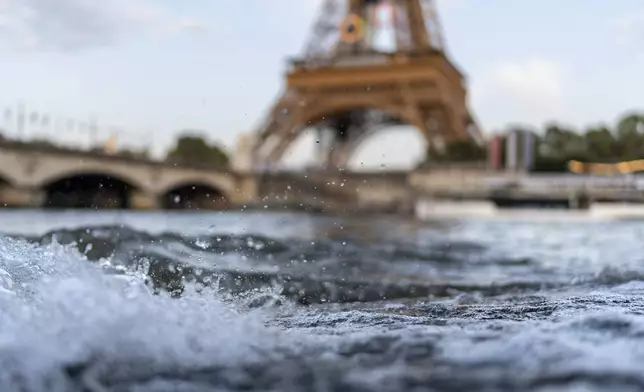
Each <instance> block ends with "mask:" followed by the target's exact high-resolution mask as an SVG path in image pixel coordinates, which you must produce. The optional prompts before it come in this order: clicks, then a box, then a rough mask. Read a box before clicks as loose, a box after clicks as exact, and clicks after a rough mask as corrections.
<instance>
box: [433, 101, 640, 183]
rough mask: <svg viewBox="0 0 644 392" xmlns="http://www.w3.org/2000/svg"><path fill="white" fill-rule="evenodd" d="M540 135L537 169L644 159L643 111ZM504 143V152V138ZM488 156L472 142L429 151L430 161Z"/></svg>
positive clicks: (551, 128)
mask: <svg viewBox="0 0 644 392" xmlns="http://www.w3.org/2000/svg"><path fill="white" fill-rule="evenodd" d="M511 130H522V128H521V127H517V126H513V127H509V128H507V129H506V133H507V132H509V131H511ZM537 135H538V136H537V140H536V143H535V148H536V151H535V167H534V171H555V172H563V171H567V170H568V162H569V161H570V160H579V161H583V162H606V163H611V162H620V161H626V160H635V159H642V158H644V113H627V114H625V115H624V116H622V117H621V118H620V119H619V120H618V121H617V123H616V124H615V126H614V127H612V128H611V127H608V126H606V125H603V124H599V125H594V126H592V127H589V128H587V129H586V130H585V131H583V132H580V131H578V130H575V129H573V128H571V127H566V126H564V125H561V124H557V123H549V124H546V126H545V127H544V128H543V131H541V132H537ZM503 146H504V147H503V148H502V150H503V151H504V150H505V141H503ZM486 155H487V154H486V151H485V148H481V147H478V146H476V145H475V144H474V143H472V142H458V143H453V144H452V145H448V146H447V148H446V149H445V151H443V152H438V151H436V150H435V149H433V148H431V147H430V148H429V149H428V151H427V157H428V161H437V162H445V161H450V162H455V161H456V162H458V161H461V162H467V161H476V160H478V161H482V160H484V159H485V156H486ZM504 157H505V154H504V153H503V154H502V159H503V158H504Z"/></svg>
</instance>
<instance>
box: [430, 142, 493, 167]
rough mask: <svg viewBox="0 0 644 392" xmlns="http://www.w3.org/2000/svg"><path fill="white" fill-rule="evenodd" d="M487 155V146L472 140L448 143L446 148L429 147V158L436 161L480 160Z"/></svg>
mask: <svg viewBox="0 0 644 392" xmlns="http://www.w3.org/2000/svg"><path fill="white" fill-rule="evenodd" d="M486 157H487V151H486V149H485V147H481V146H479V145H478V144H476V143H475V142H474V141H472V140H462V141H454V142H451V143H447V144H446V145H445V148H444V149H438V148H436V147H434V146H432V145H430V146H429V148H428V149H427V159H428V160H429V161H434V162H480V161H484V160H485V159H486Z"/></svg>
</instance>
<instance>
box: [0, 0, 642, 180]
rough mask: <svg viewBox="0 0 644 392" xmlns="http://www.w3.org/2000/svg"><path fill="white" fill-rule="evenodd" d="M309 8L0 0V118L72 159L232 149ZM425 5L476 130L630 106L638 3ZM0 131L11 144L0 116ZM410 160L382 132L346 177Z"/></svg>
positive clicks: (406, 132) (295, 2)
mask: <svg viewBox="0 0 644 392" xmlns="http://www.w3.org/2000/svg"><path fill="white" fill-rule="evenodd" d="M319 3H320V0H235V1H228V2H226V1H223V0H214V1H213V0H0V59H1V60H0V110H2V112H4V111H5V108H13V109H15V108H16V107H17V105H19V104H20V103H22V105H24V107H25V108H26V111H27V113H32V112H37V113H42V114H48V115H49V116H50V117H51V119H52V120H51V123H50V124H49V125H48V126H36V125H33V126H31V125H30V126H28V127H27V131H26V134H25V135H21V137H44V136H46V137H49V138H52V139H54V140H56V141H58V142H60V143H69V144H76V145H81V146H82V145H87V144H88V143H90V142H91V141H92V140H98V141H100V140H105V139H106V138H108V137H109V135H110V134H112V133H116V134H117V135H118V136H117V138H118V143H119V145H121V146H125V147H143V146H149V147H151V148H152V150H153V151H154V152H155V153H157V154H160V153H161V152H162V151H164V150H165V149H167V148H168V146H170V145H171V144H172V142H173V140H174V138H175V136H176V134H177V131H179V130H182V129H198V130H203V131H204V132H205V134H206V135H207V136H208V138H209V139H211V140H213V141H217V142H219V143H221V144H222V145H224V146H226V147H227V148H230V149H233V148H234V145H235V142H236V138H237V135H239V134H240V133H241V132H249V131H252V130H254V129H255V128H256V127H257V125H258V124H259V122H260V121H261V119H262V116H263V115H265V114H266V111H267V110H268V108H269V107H270V105H271V103H272V101H273V100H274V99H275V98H276V97H277V96H278V95H279V93H280V92H281V91H282V87H283V79H282V76H283V73H284V71H285V69H286V60H287V59H288V58H290V57H296V56H297V55H298V54H299V53H301V50H302V49H303V47H304V44H305V43H306V40H307V39H308V37H309V30H310V27H311V25H312V23H313V20H314V17H315V15H316V11H317V7H318V6H319ZM438 7H439V12H440V16H441V21H442V25H443V28H444V31H445V38H446V43H447V47H448V53H449V56H450V58H451V59H452V60H453V61H454V62H455V63H456V64H457V65H458V66H459V68H460V69H461V70H462V71H463V72H464V73H465V74H466V75H467V83H468V86H469V91H470V103H469V105H470V107H471V109H472V110H473V112H474V113H475V115H476V117H477V118H478V120H479V122H480V124H481V126H482V128H483V130H484V132H487V133H491V132H494V131H498V130H500V129H503V128H504V127H506V126H508V125H510V124H525V125H528V126H534V127H539V126H542V125H543V124H544V123H546V122H548V121H552V120H556V121H559V122H562V123H564V124H569V125H572V126H575V127H584V126H588V125H591V124H596V123H598V122H606V123H608V124H612V123H614V121H615V120H616V118H617V117H618V116H619V115H621V114H623V113H624V112H627V111H630V110H637V109H642V107H643V105H644V77H643V76H642V69H644V2H642V1H641V0H612V1H607V0H565V1H562V0H540V1H517V0H438ZM68 118H72V119H74V120H75V123H77V124H81V123H89V122H91V121H96V123H97V124H98V131H97V132H96V133H95V134H94V135H93V136H92V135H91V134H90V133H89V132H88V131H87V129H86V125H83V126H81V125H78V126H77V127H76V128H75V129H74V130H68V129H67V128H66V126H65V125H64V124H65V122H66V121H67V120H66V119H68ZM56 121H59V125H55V124H56ZM60 124H62V125H60ZM0 128H5V129H8V130H7V131H6V132H7V133H9V134H10V135H12V136H15V135H14V134H12V132H15V129H14V128H15V127H13V126H12V125H11V123H6V119H5V118H4V116H3V117H0ZM309 139H310V137H309ZM302 143H304V144H306V143H313V141H312V140H308V142H302ZM302 143H300V144H302ZM305 150H306V149H305V147H302V146H299V147H295V148H294V149H293V150H292V151H290V152H289V157H288V158H287V161H288V160H290V161H291V163H293V162H301V161H302V160H303V159H304V158H306V157H308V156H310V153H307V152H306V151H305ZM423 150H424V146H423V143H422V140H421V139H420V137H419V136H418V134H417V133H415V131H414V130H412V129H408V128H403V129H392V130H390V132H386V133H384V134H381V135H379V136H375V137H373V138H372V139H369V140H368V141H367V142H365V143H364V145H363V146H362V147H361V149H360V150H359V151H358V154H357V155H356V157H355V159H354V161H353V164H354V165H355V166H364V165H366V166H369V167H373V166H377V165H380V166H383V165H389V166H392V167H393V166H400V167H404V166H405V165H411V164H412V163H413V161H417V160H418V159H420V157H421V156H422V154H423Z"/></svg>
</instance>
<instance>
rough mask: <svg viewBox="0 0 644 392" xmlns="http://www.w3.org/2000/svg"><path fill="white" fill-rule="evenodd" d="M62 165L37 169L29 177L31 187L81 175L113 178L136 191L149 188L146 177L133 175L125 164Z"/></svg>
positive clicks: (82, 163) (73, 163) (74, 163)
mask: <svg viewBox="0 0 644 392" xmlns="http://www.w3.org/2000/svg"><path fill="white" fill-rule="evenodd" d="M69 161H72V162H67V160H65V162H64V164H60V163H59V164H57V165H51V166H50V167H39V168H38V170H36V171H35V172H34V173H33V174H32V175H31V182H32V185H33V186H35V187H40V188H44V187H45V186H46V185H47V184H51V183H53V182H55V181H58V180H60V179H64V178H71V177H77V176H82V175H100V176H104V177H107V178H114V179H118V180H120V181H123V182H124V183H127V184H129V185H131V186H132V187H133V188H137V189H147V188H149V182H148V176H145V177H143V178H142V177H141V176H137V175H136V174H134V172H133V170H132V169H131V168H128V165H127V163H117V164H102V165H101V164H96V163H94V164H92V163H88V162H86V161H85V162H83V160H80V159H79V160H77V159H70V160H69Z"/></svg>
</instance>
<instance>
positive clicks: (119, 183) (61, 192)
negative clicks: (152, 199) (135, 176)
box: [41, 170, 140, 209]
mask: <svg viewBox="0 0 644 392" xmlns="http://www.w3.org/2000/svg"><path fill="white" fill-rule="evenodd" d="M108 172H109V170H108ZM127 177H130V176H127ZM127 177H126V176H121V175H112V174H108V173H106V172H105V171H103V170H96V171H88V170H83V171H72V172H63V173H61V174H60V175H59V176H58V177H53V176H52V177H47V178H46V180H44V182H42V183H41V189H42V190H43V192H44V201H43V207H46V208H116V209H126V208H129V207H130V203H131V199H132V193H133V192H135V191H136V190H137V189H139V188H140V183H138V182H134V181H132V179H131V178H127Z"/></svg>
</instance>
